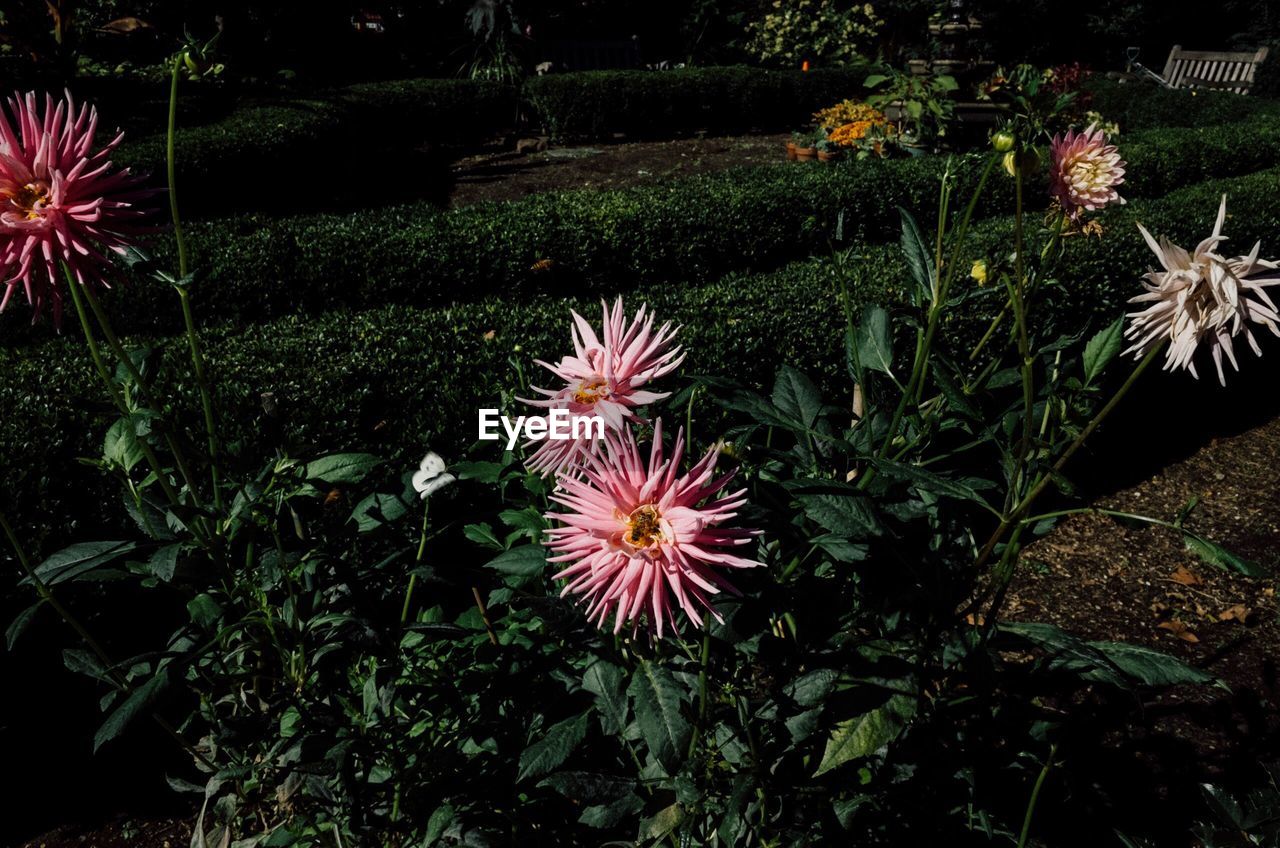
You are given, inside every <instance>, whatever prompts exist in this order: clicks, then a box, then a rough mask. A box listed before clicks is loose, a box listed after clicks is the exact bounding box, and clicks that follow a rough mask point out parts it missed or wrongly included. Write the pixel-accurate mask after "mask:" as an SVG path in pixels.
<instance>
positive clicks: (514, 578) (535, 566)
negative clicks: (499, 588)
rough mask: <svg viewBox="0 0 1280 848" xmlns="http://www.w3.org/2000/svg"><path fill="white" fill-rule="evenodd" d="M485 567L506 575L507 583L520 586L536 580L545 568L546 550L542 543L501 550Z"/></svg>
mask: <svg viewBox="0 0 1280 848" xmlns="http://www.w3.org/2000/svg"><path fill="white" fill-rule="evenodd" d="M485 568H492V569H493V570H494V571H497V572H498V573H500V574H502V575H504V576H505V577H507V578H508V579H507V583H508V584H509V585H513V586H520V585H523V584H525V583H529V582H531V581H534V580H537V579H538V578H539V577H541V575H542V573H543V572H544V571H545V570H546V568H547V550H546V548H544V547H542V545H537V544H533V545H521V546H519V547H517V548H512V549H511V550H509V551H503V552H502V553H500V554H498V555H497V556H496V557H494V558H493V559H491V560H489V562H487V563H485Z"/></svg>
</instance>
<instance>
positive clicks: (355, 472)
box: [305, 453, 382, 483]
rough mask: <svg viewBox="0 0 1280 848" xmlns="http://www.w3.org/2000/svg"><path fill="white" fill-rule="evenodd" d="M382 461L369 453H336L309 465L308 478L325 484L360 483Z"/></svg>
mask: <svg viewBox="0 0 1280 848" xmlns="http://www.w3.org/2000/svg"><path fill="white" fill-rule="evenodd" d="M381 463H382V460H381V459H379V458H378V457H376V456H374V455H373V454H368V453H335V454H331V455H330V456H322V457H320V458H319V459H316V460H313V461H311V462H308V463H307V469H306V472H305V473H306V478H307V479H308V480H322V481H324V482H325V483H359V482H360V481H361V480H363V479H364V478H365V477H366V476H367V475H368V474H369V472H370V471H372V470H373V469H374V468H376V467H377V466H378V465H380V464H381Z"/></svg>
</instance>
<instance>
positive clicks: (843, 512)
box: [788, 480, 877, 538]
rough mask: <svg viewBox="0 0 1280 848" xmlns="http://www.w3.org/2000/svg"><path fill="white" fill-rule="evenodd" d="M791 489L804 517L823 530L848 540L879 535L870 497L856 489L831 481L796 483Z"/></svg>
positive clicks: (790, 486)
mask: <svg viewBox="0 0 1280 848" xmlns="http://www.w3.org/2000/svg"><path fill="white" fill-rule="evenodd" d="M788 488H789V489H791V491H792V492H793V493H794V495H795V498H796V501H797V502H798V503H799V504H800V508H801V509H803V510H804V514H805V515H806V516H808V517H809V519H810V520H811V521H813V522H814V523H815V524H817V525H818V526H819V527H821V528H823V529H824V530H828V531H830V532H831V533H834V534H835V535H837V536H841V537H845V538H849V537H855V538H862V537H866V536H871V535H875V533H876V532H877V522H876V519H875V516H874V515H873V514H872V512H871V507H870V505H869V504H868V502H867V496H866V494H865V493H864V492H861V491H859V490H858V489H857V488H855V487H854V486H850V485H848V484H845V483H838V482H835V481H832V480H797V481H794V482H792V483H790V484H788Z"/></svg>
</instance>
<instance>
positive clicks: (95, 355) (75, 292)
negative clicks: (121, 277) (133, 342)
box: [65, 268, 195, 533]
mask: <svg viewBox="0 0 1280 848" xmlns="http://www.w3.org/2000/svg"><path fill="white" fill-rule="evenodd" d="M65 270H66V274H67V282H68V288H70V290H71V301H72V303H74V304H75V308H76V316H77V317H78V318H79V319H80V327H81V329H82V330H84V338H85V342H87V343H88V345H89V356H90V358H92V359H93V364H94V367H95V368H97V371H98V376H99V377H101V378H102V382H103V383H105V384H106V386H107V393H108V394H110V395H111V400H112V402H113V403H114V404H115V405H116V408H117V409H119V410H120V413H121V414H122V415H124V416H126V417H128V416H129V414H130V411H129V405H128V404H127V403H125V399H124V396H123V395H122V394H121V393H120V387H119V386H117V385H116V382H115V380H113V379H111V373H110V372H109V371H108V370H107V365H106V363H105V362H104V361H103V359H102V350H101V349H100V348H99V347H98V339H97V337H96V336H95V335H94V334H93V327H92V326H90V324H89V315H88V313H87V312H85V308H84V301H85V297H86V296H87V295H88V294H89V289H88V287H81V286H80V284H79V282H77V281H76V279H75V276H74V275H73V274H72V273H71V270H70V269H69V268H67V269H65ZM124 361H126V362H128V363H129V366H130V367H132V365H133V361H132V360H131V359H129V358H128V357H124ZM138 446H139V447H140V448H141V449H142V455H143V457H145V458H146V460H147V464H148V465H150V466H151V470H152V471H153V472H154V473H155V476H156V482H157V483H159V484H160V488H161V490H162V491H163V492H164V495H165V497H166V498H168V499H169V502H170V503H171V504H172V505H173V506H180V505H181V504H182V499H181V498H180V497H179V496H178V492H177V490H176V489H174V488H173V484H172V483H170V482H169V475H168V473H167V472H166V471H165V469H164V466H163V465H161V463H160V458H159V457H158V456H156V453H155V451H154V450H152V448H151V445H150V444H148V443H147V440H146V439H139V440H138ZM192 496H193V497H194V496H195V493H194V492H192ZM194 532H195V531H194V529H193V533H194Z"/></svg>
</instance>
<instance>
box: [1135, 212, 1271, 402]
mask: <svg viewBox="0 0 1280 848" xmlns="http://www.w3.org/2000/svg"><path fill="white" fill-rule="evenodd" d="M1226 217H1227V196H1226V195H1225V194H1224V195H1223V196H1222V205H1221V206H1219V207H1218V220H1217V222H1216V223H1215V224H1214V225H1213V234H1212V235H1211V236H1209V237H1208V238H1207V239H1205V240H1204V241H1202V242H1200V244H1199V245H1197V246H1196V249H1195V252H1194V253H1191V254H1188V253H1187V251H1185V250H1184V249H1182V248H1181V247H1178V246H1177V245H1176V244H1172V243H1171V242H1170V241H1169V240H1168V239H1167V238H1165V237H1163V236H1161V238H1160V241H1159V242H1157V241H1156V240H1155V239H1154V238H1153V237H1152V235H1151V233H1149V232H1147V230H1146V228H1145V227H1143V226H1142V225H1141V224H1139V225H1138V229H1139V230H1141V231H1142V237H1143V238H1144V239H1146V240H1147V244H1148V245H1149V246H1150V247H1151V250H1152V251H1154V252H1155V254H1156V256H1157V257H1159V259H1160V264H1161V266H1163V268H1164V270H1163V271H1152V272H1150V273H1148V274H1147V275H1146V277H1145V278H1144V281H1143V284H1142V285H1143V288H1145V289H1146V290H1147V291H1146V293H1144V294H1140V295H1138V296H1137V297H1135V298H1132V299H1130V301H1129V302H1130V303H1145V304H1150V305H1149V306H1147V307H1146V308H1145V309H1143V310H1142V311H1141V312H1131V313H1129V315H1128V317H1129V318H1131V319H1133V320H1132V321H1131V322H1130V324H1129V328H1128V329H1127V330H1126V331H1125V336H1126V337H1128V338H1129V339H1131V340H1132V341H1133V346H1132V347H1130V348H1129V349H1128V350H1127V351H1125V352H1126V353H1133V354H1135V355H1136V356H1139V357H1141V356H1143V355H1145V354H1146V353H1147V351H1149V350H1150V349H1151V348H1152V347H1153V346H1154V345H1158V344H1160V343H1161V342H1163V341H1165V340H1166V339H1167V340H1168V341H1169V349H1168V351H1166V353H1165V364H1164V367H1165V370H1167V371H1168V370H1173V369H1175V368H1184V369H1186V370H1187V371H1190V372H1191V376H1193V377H1198V376H1199V375H1197V374H1196V366H1195V363H1194V362H1193V361H1192V359H1193V357H1194V356H1195V353H1196V351H1197V349H1199V346H1200V344H1201V342H1203V343H1205V344H1207V345H1208V346H1209V351H1210V353H1211V355H1212V356H1213V363H1214V365H1215V366H1217V369H1218V381H1219V382H1220V383H1222V385H1224V386H1225V385H1226V384H1227V379H1226V375H1225V374H1224V373H1223V370H1222V357H1223V355H1224V354H1225V355H1226V357H1227V359H1228V360H1230V361H1231V366H1232V367H1233V368H1235V369H1236V370H1237V371H1239V370H1240V366H1239V365H1238V364H1237V363H1236V354H1235V349H1234V346H1233V343H1232V339H1233V338H1234V337H1235V336H1238V335H1240V334H1241V333H1243V334H1244V337H1245V338H1246V339H1247V340H1248V342H1249V347H1251V348H1253V352H1254V353H1255V354H1257V355H1259V356H1261V355H1262V349H1261V348H1260V347H1259V346H1258V341H1257V339H1255V338H1254V337H1253V333H1252V331H1251V330H1250V328H1249V325H1250V323H1253V324H1261V325H1262V326H1264V327H1266V328H1267V329H1269V330H1270V331H1271V332H1272V334H1273V335H1277V336H1280V326H1277V324H1278V323H1280V314H1278V313H1277V310H1276V305H1275V303H1274V302H1273V301H1272V300H1271V298H1270V297H1269V296H1268V295H1267V292H1266V290H1265V287H1266V286H1274V285H1277V284H1280V270H1278V268H1280V266H1277V264H1276V263H1275V262H1270V261H1268V260H1266V259H1259V258H1258V251H1259V249H1260V246H1261V244H1260V243H1259V244H1255V245H1254V246H1253V250H1252V251H1250V253H1249V255H1248V256H1235V257H1232V258H1230V259H1227V258H1224V257H1222V256H1220V255H1219V254H1218V253H1217V252H1216V248H1217V247H1218V243H1219V242H1221V241H1223V240H1224V239H1225V238H1226V236H1224V235H1222V224H1223V222H1224V221H1225V220H1226Z"/></svg>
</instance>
